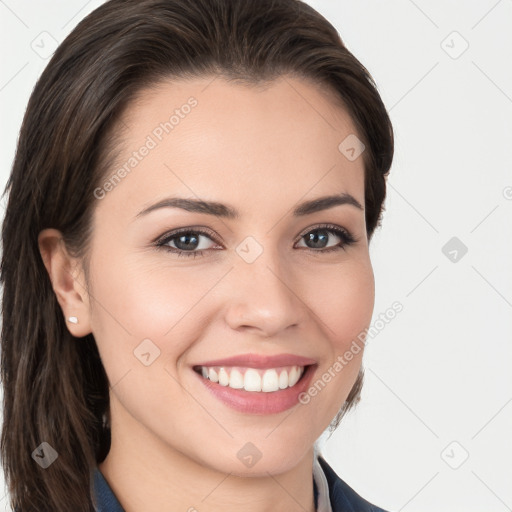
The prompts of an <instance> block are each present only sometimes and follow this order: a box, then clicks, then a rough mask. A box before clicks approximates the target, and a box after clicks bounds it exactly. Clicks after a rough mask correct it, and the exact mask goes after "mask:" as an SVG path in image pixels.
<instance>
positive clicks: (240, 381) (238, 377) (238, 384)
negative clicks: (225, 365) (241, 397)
mask: <svg viewBox="0 0 512 512" xmlns="http://www.w3.org/2000/svg"><path fill="white" fill-rule="evenodd" d="M244 382H245V380H244V376H243V375H242V374H241V373H240V372H239V371H238V370H235V369H234V368H233V370H231V375H230V376H229V387H230V388H235V389H242V388H243V387H244Z"/></svg>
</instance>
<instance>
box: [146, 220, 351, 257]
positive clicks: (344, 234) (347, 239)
mask: <svg viewBox="0 0 512 512" xmlns="http://www.w3.org/2000/svg"><path fill="white" fill-rule="evenodd" d="M322 230H324V231H327V232H329V233H332V234H334V235H336V236H338V237H339V238H340V239H341V242H340V244H338V245H335V246H333V247H328V248H327V249H310V248H309V247H304V248H303V249H305V250H307V251H309V252H311V253H321V254H325V253H327V252H333V251H339V250H346V248H347V247H348V246H350V245H352V244H354V243H356V242H357V241H358V240H357V239H356V238H354V237H353V236H352V234H351V233H350V232H348V231H347V230H345V229H342V228H340V227H338V226H336V225H333V224H323V225H320V226H316V227H315V228H313V229H310V230H309V231H306V232H305V233H304V234H303V235H301V236H300V237H299V240H298V242H299V241H300V240H302V239H303V238H304V237H305V236H306V235H308V234H310V233H313V232H315V231H322ZM182 234H195V235H204V236H206V237H208V238H210V240H212V241H213V242H215V243H218V242H217V241H216V240H215V239H214V238H213V235H212V233H210V232H209V231H205V230H203V229H195V228H182V229H178V230H176V231H172V232H171V233H168V234H166V235H164V237H160V238H159V239H158V240H157V241H156V243H155V246H156V247H157V248H162V249H164V250H166V251H168V252H172V253H174V254H177V255H178V257H181V256H185V257H192V258H197V257H198V256H204V253H205V252H206V251H208V250H209V249H201V250H199V251H184V250H182V249H176V248H175V247H169V246H167V245H166V244H168V243H169V242H170V241H171V240H173V239H175V238H178V237H179V235H182ZM219 245H220V244H219ZM214 250H215V249H214Z"/></svg>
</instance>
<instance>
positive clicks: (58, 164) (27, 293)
mask: <svg viewBox="0 0 512 512" xmlns="http://www.w3.org/2000/svg"><path fill="white" fill-rule="evenodd" d="M281 75H289V76H296V77H299V78H301V77H302V78H305V79H308V80H310V81H312V82H313V83H314V84H317V85H318V86H319V87H321V88H325V89H328V90H330V91H331V92H333V93H334V95H335V96H336V97H337V98H339V100H340V103H341V104H343V105H344V106H345V108H346V109H347V110H348V113H349V114H350V116H351V118H352V120H353V122H354V124H355V126H356V127H357V130H358V134H357V135H358V137H359V138H360V139H361V140H362V141H363V143H364V144H365V146H366V150H365V151H364V153H363V158H364V164H365V216H366V226H367V235H368V239H370V238H371V236H372V234H373V232H374V230H375V228H376V227H377V226H378V225H379V224H380V220H381V214H382V210H383V201H384V199H385V195H386V181H385V179H386V176H387V174H388V172H389V169H390V166H391V162H392V158H393V130H392V126H391V122H390V119H389V117H388V114H387V112H386V109H385V107H384V105H383V102H382V100H381V98H380V95H379V93H378V91H377V87H376V85H375V83H374V81H373V79H372V78H371V76H370V74H369V73H368V71H367V70H366V69H365V68H364V66H363V65H362V64H361V63H360V62H359V61H358V60H357V59H356V58H355V57H354V56H353V55H352V54H351V53H350V51H349V50H347V49H346V47H345V46H344V44H343V42H342V40H341V38H340V36H339V34H338V33H337V31H336V30H335V28H334V27H333V26H332V25H331V24H330V23H329V22H328V21H327V20H326V19H325V18H323V17H322V16H321V15H320V14H319V13H317V12H316V11H315V10H314V9H313V8H311V7H310V6H309V5H307V4H305V3H303V2H302V1H300V0H258V1H257V2H253V1H247V0H186V1H184V0H110V1H107V2H106V3H105V4H103V5H101V6H100V7H99V8H97V9H96V10H94V11H93V12H92V13H91V14H89V15H88V16H87V17H86V18H85V19H83V20H82V21H81V22H80V23H79V24H78V25H77V27H76V28H75V29H74V30H73V31H72V32H71V33H70V34H69V36H68V37H67V38H66V39H65V40H64V41H63V42H62V43H61V45H60V46H59V47H58V48H57V50H56V51H55V54H54V55H53V57H52V58H51V60H50V62H49V63H48V65H47V67H46V69H45V70H44V72H43V73H42V75H41V77H40V78H39V80H38V82H37V84H36V86H35V88H34V90H33V92H32V95H31V97H30V100H29V103H28V107H27V110H26V113H25V116H24V119H23V124H22V127H21V131H20V135H19V139H18V145H17V149H16V154H15V159H14V163H13V167H12V171H11V174H10V177H9V179H8V182H7V185H6V188H5V191H4V194H6V193H8V194H9V195H8V202H7V207H6V213H5V218H4V223H3V226H2V251H3V252H2V260H1V268H0V272H1V282H2V285H3V303H2V315H3V322H2V333H1V378H2V384H3V388H4V402H3V426H2V427H3V428H2V436H1V456H2V465H3V469H4V473H5V479H6V483H7V486H8V491H9V494H10V503H11V506H12V507H13V509H14V510H16V511H17V512H32V511H41V510H52V511H54V512H69V511H70V510H73V511H75V512H79V511H87V512H92V511H94V501H93V493H92V471H93V469H94V467H95V465H96V464H97V463H99V462H101V461H102V460H103V459H104V458H105V456H106V455H107V453H108V451H109V448H110V430H109V426H108V421H107V420H108V418H109V396H108V392H109V384H108V380H107V376H106V374H105V370H104V368H103V366H102V363H101V360H100V357H99V354H98V350H97V347H96V343H95V340H94V337H93V335H92V334H89V335H87V336H85V337H84V338H80V339H78V338H75V337H73V336H72V335H71V334H70V332H69V331H68V329H67V327H66V324H65V318H64V316H63V314H62V310H61V308H60V306H59V303H58V302H57V299H56V296H55V293H54V291H53V289H52V285H51V282H50V279H49V276H48V273H47V271H46V268H45V266H44V264H43V261H42V258H41V255H40V252H39V248H38V234H39V232H40V231H41V230H43V229H45V228H48V227H52V228H55V229H58V230H60V231H61V232H62V234H63V241H64V243H65V244H66V247H67V248H68V250H69V252H70V253H71V254H72V255H74V256H77V257H79V258H83V262H84V270H86V271H87V255H88V247H89V242H90V239H91V235H92V233H91V218H92V213H93V211H94V208H95V205H96V201H97V199H96V198H95V195H94V193H93V191H94V189H95V188H96V187H97V186H98V184H100V183H101V182H102V180H103V179H104V177H105V176H106V175H108V173H109V171H110V172H111V171H112V170H111V169H109V163H111V162H112V158H113V157H114V156H115V155H114V154H115V151H116V148H117V146H116V144H117V140H118V139H117V138H116V137H118V136H119V134H118V131H117V130H116V127H117V125H116V123H117V121H118V120H119V118H120V115H121V113H122V112H123V111H124V109H126V108H127V107H128V106H129V105H130V102H131V100H133V99H134V98H135V97H136V95H137V94H139V93H140V92H141V91H144V89H145V88H147V87H149V86H151V85H153V84H155V83H157V82H161V81H162V80H172V79H174V78H176V79H179V78H193V77H203V76H204V77H206V76H212V77H214V76H222V77H224V78H226V79H228V80H234V81H237V82H240V83H242V84H243V83H246V84H257V83H259V82H268V81H271V80H272V79H275V78H278V77H279V76H281ZM340 142H341V141H340ZM86 276H87V273H86ZM361 384H362V373H361V374H360V376H359V378H358V380H357V381H356V383H355V385H354V387H353V389H352V391H351V393H350V395H349V397H348V400H347V402H346V403H345V405H344V406H343V409H342V410H341V411H340V414H338V416H337V418H336V420H337V422H336V424H337V423H338V422H339V419H340V418H341V415H342V414H344V413H345V412H346V411H347V410H348V409H349V408H350V407H351V405H353V404H354V403H355V402H356V401H357V400H358V397H359V392H360V389H361ZM43 441H46V442H48V443H49V444H50V445H51V446H52V447H53V448H54V449H55V450H56V451H57V453H58V458H57V460H56V461H55V462H54V463H53V464H51V465H50V466H49V467H48V468H46V469H43V468H42V467H41V466H39V465H38V464H37V463H36V462H35V461H34V460H33V458H32V456H31V454H32V452H33V451H34V450H35V449H36V447H38V446H39V445H40V444H41V443H42V442H43Z"/></svg>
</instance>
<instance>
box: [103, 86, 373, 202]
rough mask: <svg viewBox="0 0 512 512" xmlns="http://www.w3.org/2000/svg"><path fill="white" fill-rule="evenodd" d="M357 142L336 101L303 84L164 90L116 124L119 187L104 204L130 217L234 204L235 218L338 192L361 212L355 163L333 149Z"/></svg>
mask: <svg viewBox="0 0 512 512" xmlns="http://www.w3.org/2000/svg"><path fill="white" fill-rule="evenodd" d="M355 135H356V128H355V125H354V123H353V121H352V119H351V118H350V116H349V114H348V113H347V112H346V110H345V109H344V108H343V107H342V104H341V102H340V101H339V100H338V99H337V98H336V97H335V96H334V94H333V93H331V92H330V91H327V90H326V89H325V88H321V87H319V86H316V85H315V84H313V83H311V82H308V81H305V80H303V79H299V78H295V77H280V78H278V79H276V80H273V81H271V82H269V83H266V84H260V85H246V84H240V83H233V82H229V81H227V80H225V79H224V78H221V77H204V78H196V79H190V80H172V81H171V80H169V81H163V82H160V83H158V84H157V85H155V86H153V87H151V88H150V89H145V90H143V91H141V93H140V94H139V95H138V97H137V98H136V100H134V101H133V102H132V103H131V104H130V105H129V106H128V108H127V109H126V111H125V112H124V114H123V117H122V122H121V123H120V137H119V138H120V140H121V144H120V146H119V149H120V151H119V154H118V157H117V159H116V162H115V164H114V165H113V166H112V168H111V169H109V171H110V174H111V175H113V174H116V173H117V174H121V175H122V177H121V179H120V180H117V182H116V184H115V186H114V187H112V190H111V191H109V192H108V194H107V198H108V202H109V203H110V202H112V201H114V202H115V201H118V202H119V203H120V207H122V205H124V206H126V207H129V205H133V206H140V205H141V204H145V203H147V202H148V201H153V200H154V199H158V198H159V197H165V196H167V195H169V194H170V193H172V194H175V195H179V194H181V195H185V196H187V197H193V196H197V197H200V198H204V199H212V200H216V199H220V198H222V199H223V200H226V199H227V198H228V196H230V195H233V201H232V202H233V203H238V204H239V205H240V208H239V209H243V206H246V207H250V206H251V205H259V206H260V207H262V206H263V205H265V202H268V203H271V202H272V201H277V203H276V204H277V205H279V201H281V203H282V201H283V200H284V199H286V198H289V201H290V203H294V202H296V201H298V200H300V199H301V198H307V197H315V196H319V195H322V194H324V193H333V192H346V193H350V194H352V195H354V196H356V197H357V198H358V200H359V201H360V202H361V203H363V202H364V164H363V159H362V157H360V158H357V159H355V160H349V159H347V158H346V156H344V154H343V153H342V152H341V151H340V148H339V146H340V143H342V141H344V140H345V139H346V138H347V137H349V136H352V137H353V136H355ZM121 169H124V172H119V171H120V170H121ZM287 202H288V201H287Z"/></svg>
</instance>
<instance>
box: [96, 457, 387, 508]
mask: <svg viewBox="0 0 512 512" xmlns="http://www.w3.org/2000/svg"><path fill="white" fill-rule="evenodd" d="M318 460H319V462H320V466H321V467H322V469H323V471H324V473H325V476H326V478H327V482H328V484H329V498H330V500H331V507H332V512H385V510H383V509H381V508H378V507H376V506H374V505H372V504H371V503H369V502H367V501H366V500H364V499H363V498H361V496H359V494H357V493H356V492H355V491H354V490H353V489H352V488H351V487H349V486H348V485H347V484H346V483H345V482H344V481H343V480H341V478H339V477H338V475H337V474H336V473H335V472H334V470H333V469H332V468H331V467H330V466H329V464H327V462H326V461H325V459H324V458H323V457H322V456H319V457H318ZM94 488H95V492H96V499H97V506H98V509H97V512H124V509H123V508H122V507H121V504H120V503H119V501H118V500H117V498H116V497H115V495H114V493H113V492H112V489H111V488H110V486H109V485H108V483H107V481H106V480H105V477H104V476H103V474H102V473H101V471H100V470H99V469H98V468H97V467H96V468H95V469H94ZM313 491H314V497H315V508H316V507H317V506H318V490H317V487H316V484H315V481H314V479H313Z"/></svg>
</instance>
